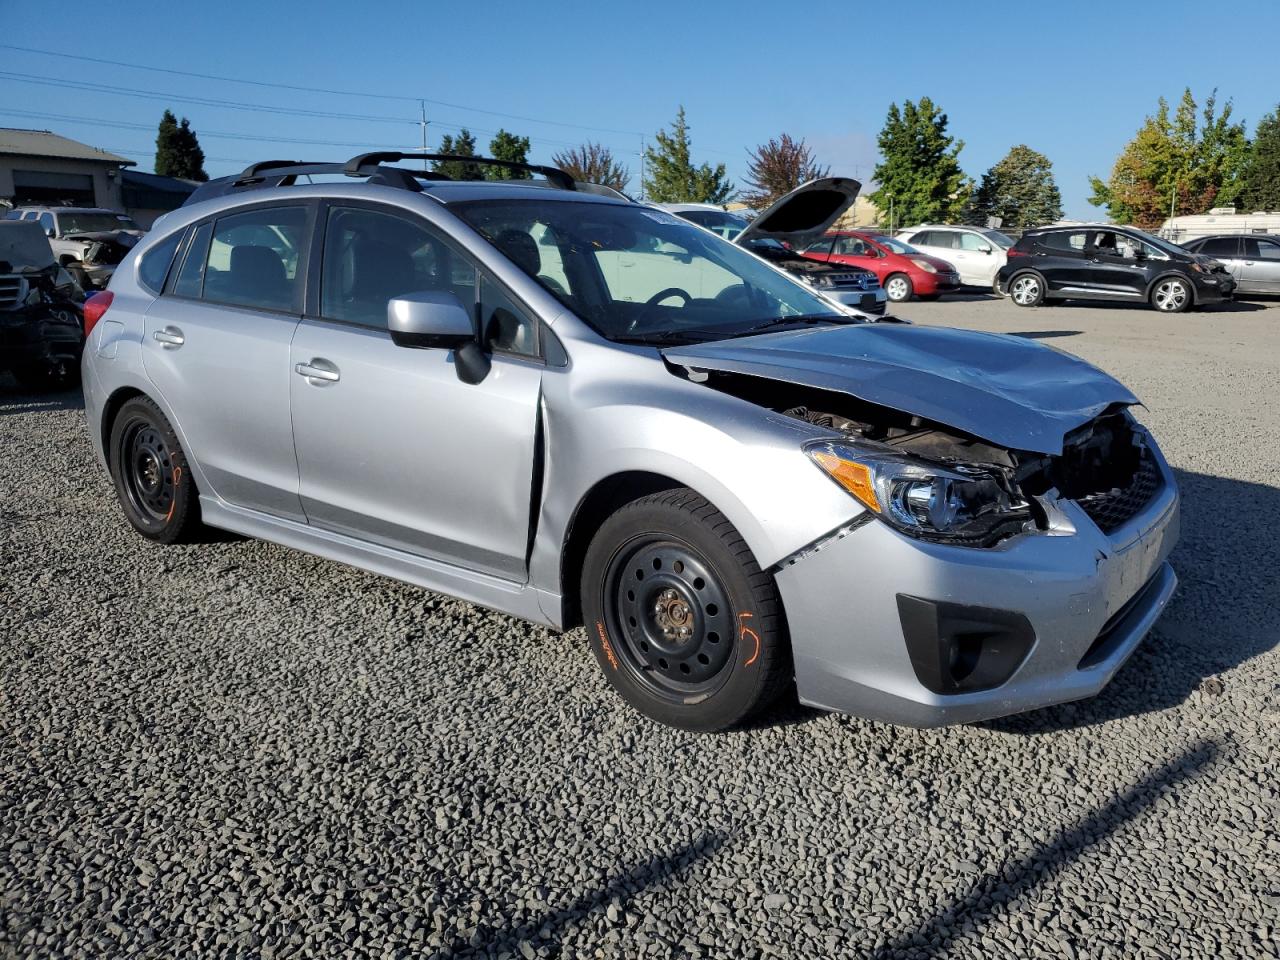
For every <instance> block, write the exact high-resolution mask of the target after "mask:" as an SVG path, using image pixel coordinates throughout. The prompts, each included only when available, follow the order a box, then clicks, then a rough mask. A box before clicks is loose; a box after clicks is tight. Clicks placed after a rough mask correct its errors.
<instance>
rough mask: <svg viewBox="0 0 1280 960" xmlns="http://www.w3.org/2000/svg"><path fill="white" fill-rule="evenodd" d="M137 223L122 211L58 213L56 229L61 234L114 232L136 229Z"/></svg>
mask: <svg viewBox="0 0 1280 960" xmlns="http://www.w3.org/2000/svg"><path fill="white" fill-rule="evenodd" d="M137 229H139V227H138V225H137V224H136V223H134V222H133V220H132V219H131V218H129V217H126V216H125V215H124V214H123V213H60V214H58V231H59V233H61V234H62V235H63V236H66V235H68V234H73V233H114V232H115V231H117V230H137Z"/></svg>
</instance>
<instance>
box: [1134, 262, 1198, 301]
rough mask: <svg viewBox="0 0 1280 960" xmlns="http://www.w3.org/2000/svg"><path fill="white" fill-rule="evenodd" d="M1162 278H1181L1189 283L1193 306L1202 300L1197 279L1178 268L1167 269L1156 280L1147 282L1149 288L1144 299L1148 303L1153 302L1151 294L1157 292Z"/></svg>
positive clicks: (1188, 287)
mask: <svg viewBox="0 0 1280 960" xmlns="http://www.w3.org/2000/svg"><path fill="white" fill-rule="evenodd" d="M1161 280H1181V281H1182V282H1183V283H1185V284H1186V285H1187V289H1188V290H1189V291H1191V306H1193V307H1194V306H1196V305H1197V304H1198V303H1199V302H1200V296H1199V294H1198V293H1197V291H1196V285H1195V281H1193V280H1192V279H1191V278H1190V277H1188V276H1187V275H1186V274H1185V273H1180V272H1178V271H1177V270H1166V271H1165V272H1164V273H1162V274H1160V275H1159V276H1157V277H1156V278H1155V279H1154V280H1152V281H1151V282H1150V283H1148V284H1147V290H1146V293H1145V295H1144V299H1145V300H1146V301H1147V303H1150V302H1151V294H1152V293H1153V292H1155V289H1156V285H1157V284H1159V283H1160V281H1161Z"/></svg>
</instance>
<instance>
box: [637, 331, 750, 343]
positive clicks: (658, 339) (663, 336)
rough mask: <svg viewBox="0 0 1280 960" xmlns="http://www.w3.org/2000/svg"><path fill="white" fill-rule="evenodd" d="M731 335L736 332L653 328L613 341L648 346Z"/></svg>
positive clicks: (699, 341)
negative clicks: (652, 329)
mask: <svg viewBox="0 0 1280 960" xmlns="http://www.w3.org/2000/svg"><path fill="white" fill-rule="evenodd" d="M731 336H737V334H735V333H733V332H732V331H724V330H654V331H653V332H651V333H637V334H635V335H634V336H630V337H613V340H614V342H615V343H635V344H639V345H641V346H648V345H650V344H655V343H679V344H685V343H701V342H703V341H706V340H723V339H725V338H726V337H731Z"/></svg>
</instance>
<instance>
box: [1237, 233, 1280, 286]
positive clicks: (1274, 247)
mask: <svg viewBox="0 0 1280 960" xmlns="http://www.w3.org/2000/svg"><path fill="white" fill-rule="evenodd" d="M1242 239H1243V244H1244V249H1243V251H1242V260H1241V271H1240V278H1241V280H1244V281H1246V282H1247V286H1245V289H1246V290H1252V291H1254V292H1255V293H1280V241H1276V240H1270V239H1267V238H1263V237H1244V238H1242Z"/></svg>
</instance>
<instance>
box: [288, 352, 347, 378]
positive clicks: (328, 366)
mask: <svg viewBox="0 0 1280 960" xmlns="http://www.w3.org/2000/svg"><path fill="white" fill-rule="evenodd" d="M293 372H294V373H296V374H298V375H299V376H301V377H306V378H307V379H308V380H313V381H314V380H322V381H324V382H325V383H337V382H338V381H339V380H341V379H342V376H341V374H339V373H338V368H337V367H336V366H334V365H333V364H332V363H330V362H329V361H328V360H325V359H324V358H323V357H312V358H311V362H310V363H297V364H294V366H293Z"/></svg>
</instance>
